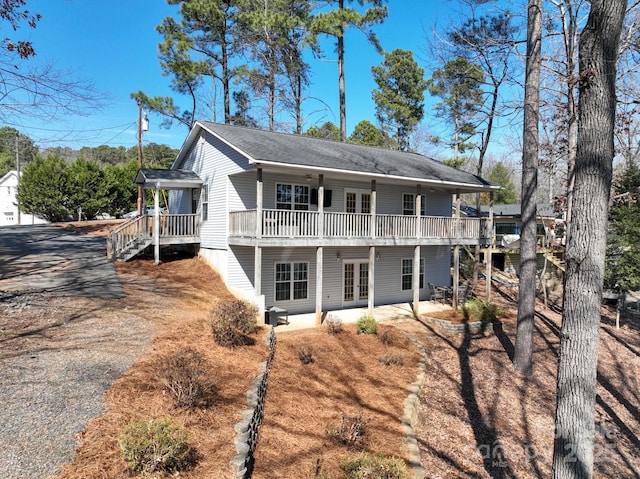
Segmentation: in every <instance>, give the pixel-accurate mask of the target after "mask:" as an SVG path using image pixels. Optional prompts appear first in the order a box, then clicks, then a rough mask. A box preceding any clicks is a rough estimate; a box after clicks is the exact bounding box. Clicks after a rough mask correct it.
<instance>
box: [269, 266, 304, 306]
mask: <svg viewBox="0 0 640 479" xmlns="http://www.w3.org/2000/svg"><path fill="white" fill-rule="evenodd" d="M275 276H276V281H275V285H276V301H288V300H290V299H294V300H296V299H307V296H308V289H309V263H276V275H275Z"/></svg>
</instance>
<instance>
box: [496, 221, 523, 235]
mask: <svg viewBox="0 0 640 479" xmlns="http://www.w3.org/2000/svg"><path fill="white" fill-rule="evenodd" d="M496 234H497V235H518V234H520V228H518V225H517V224H516V223H496Z"/></svg>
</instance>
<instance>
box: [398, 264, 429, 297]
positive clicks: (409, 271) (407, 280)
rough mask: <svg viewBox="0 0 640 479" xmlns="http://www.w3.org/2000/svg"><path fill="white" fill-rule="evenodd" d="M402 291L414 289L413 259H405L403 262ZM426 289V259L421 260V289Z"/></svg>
mask: <svg viewBox="0 0 640 479" xmlns="http://www.w3.org/2000/svg"><path fill="white" fill-rule="evenodd" d="M400 274H401V282H402V290H403V291H405V290H407V289H412V287H413V259H408V258H405V259H403V260H402V271H401V273H400ZM422 288H424V258H420V289H422Z"/></svg>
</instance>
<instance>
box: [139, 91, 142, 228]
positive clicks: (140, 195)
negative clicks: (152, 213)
mask: <svg viewBox="0 0 640 479" xmlns="http://www.w3.org/2000/svg"><path fill="white" fill-rule="evenodd" d="M141 168H142V103H140V102H139V101H138V170H140V169H141ZM138 216H142V185H138Z"/></svg>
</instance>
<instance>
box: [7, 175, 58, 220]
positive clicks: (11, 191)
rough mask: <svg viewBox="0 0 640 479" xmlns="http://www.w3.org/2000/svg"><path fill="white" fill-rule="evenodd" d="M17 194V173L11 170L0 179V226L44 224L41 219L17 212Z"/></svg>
mask: <svg viewBox="0 0 640 479" xmlns="http://www.w3.org/2000/svg"><path fill="white" fill-rule="evenodd" d="M17 192H18V172H17V171H15V170H11V171H9V172H8V173H7V174H6V175H4V176H3V177H2V178H0V226H9V225H19V224H22V225H32V224H41V223H46V222H47V221H46V220H44V219H42V218H38V217H37V216H33V215H28V214H25V213H23V212H21V211H19V210H18V202H17V200H16V194H17Z"/></svg>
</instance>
